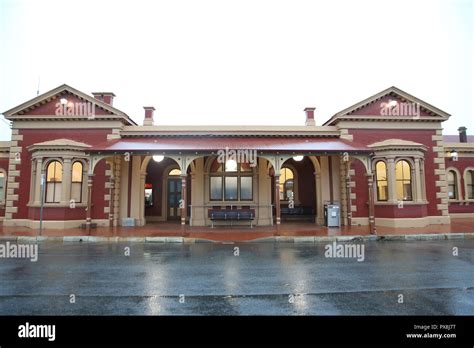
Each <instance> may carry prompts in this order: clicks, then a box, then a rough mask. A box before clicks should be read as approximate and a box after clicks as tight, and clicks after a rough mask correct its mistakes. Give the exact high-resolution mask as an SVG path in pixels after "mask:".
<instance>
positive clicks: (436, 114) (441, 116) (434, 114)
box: [323, 86, 451, 126]
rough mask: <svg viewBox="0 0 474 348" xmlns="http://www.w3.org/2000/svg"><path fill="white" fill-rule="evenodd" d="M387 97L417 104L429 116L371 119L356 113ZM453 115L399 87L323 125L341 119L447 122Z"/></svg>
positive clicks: (348, 110) (336, 116) (336, 115)
mask: <svg viewBox="0 0 474 348" xmlns="http://www.w3.org/2000/svg"><path fill="white" fill-rule="evenodd" d="M387 96H391V97H394V98H396V99H399V100H402V101H404V102H409V103H415V104H418V105H420V109H421V110H423V111H424V112H426V113H427V114H428V115H427V116H421V117H419V118H414V117H413V116H374V117H370V116H369V115H356V114H355V112H357V111H358V110H360V109H362V108H364V107H367V106H369V105H371V104H374V103H376V102H377V101H379V100H381V99H382V98H385V97H387ZM450 116H451V115H450V114H448V113H447V112H445V111H443V110H441V109H438V108H437V107H435V106H433V105H431V104H428V103H427V102H425V101H423V100H421V99H418V98H416V97H415V96H413V95H411V94H408V93H407V92H404V91H402V90H401V89H399V88H397V87H394V86H392V87H389V88H387V89H385V90H383V91H381V92H379V93H377V94H374V95H373V96H371V97H369V98H366V99H364V100H362V101H360V102H358V103H356V104H354V105H352V106H350V107H348V108H346V109H344V110H342V111H340V112H338V113H336V114H335V115H334V116H332V117H331V118H330V119H329V120H328V121H326V122H325V123H324V124H323V125H324V126H332V125H335V124H336V123H337V122H338V121H339V120H341V119H377V120H379V121H384V120H387V121H388V120H390V121H393V120H394V119H397V120H406V121H413V120H420V119H421V120H425V121H426V120H432V121H445V120H447V119H448V118H449V117H450Z"/></svg>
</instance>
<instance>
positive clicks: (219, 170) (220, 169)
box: [207, 157, 257, 203]
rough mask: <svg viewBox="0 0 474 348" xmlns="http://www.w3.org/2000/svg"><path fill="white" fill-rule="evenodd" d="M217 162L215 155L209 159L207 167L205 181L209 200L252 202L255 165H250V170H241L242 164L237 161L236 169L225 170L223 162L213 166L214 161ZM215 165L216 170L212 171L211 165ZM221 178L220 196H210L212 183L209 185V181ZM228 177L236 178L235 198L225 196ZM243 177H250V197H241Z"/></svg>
mask: <svg viewBox="0 0 474 348" xmlns="http://www.w3.org/2000/svg"><path fill="white" fill-rule="evenodd" d="M216 162H217V157H215V158H213V159H211V160H210V163H209V167H208V168H209V169H208V173H209V180H207V183H208V186H209V188H208V194H209V202H222V203H226V202H232V203H233V202H246V203H247V202H253V200H254V197H255V192H254V190H255V185H254V176H255V168H257V167H256V166H255V167H251V168H252V170H250V171H248V170H242V165H241V163H237V170H236V171H226V170H225V169H226V167H225V163H219V164H218V165H217V166H215V163H216ZM214 166H215V167H216V171H212V168H213V167H214ZM216 177H218V178H221V185H220V186H221V188H220V189H221V194H220V198H219V199H216V198H212V185H211V181H212V178H216ZM228 177H236V178H237V197H236V199H227V198H226V178H228ZM243 177H249V178H251V199H242V195H241V188H242V184H241V178H243Z"/></svg>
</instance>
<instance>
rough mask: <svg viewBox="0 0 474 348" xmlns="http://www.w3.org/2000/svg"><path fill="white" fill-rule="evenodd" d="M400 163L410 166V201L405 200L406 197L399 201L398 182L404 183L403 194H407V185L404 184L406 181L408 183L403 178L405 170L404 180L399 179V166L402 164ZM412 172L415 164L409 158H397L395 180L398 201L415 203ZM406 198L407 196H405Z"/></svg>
mask: <svg viewBox="0 0 474 348" xmlns="http://www.w3.org/2000/svg"><path fill="white" fill-rule="evenodd" d="M400 162H405V163H407V164H408V172H409V175H410V179H409V182H410V199H405V198H404V197H403V198H402V199H399V197H398V187H397V184H398V182H400V181H401V182H402V189H403V192H402V193H403V194H404V193H405V188H404V186H405V184H404V182H405V181H408V180H407V179H405V178H404V177H403V170H402V179H398V178H397V165H398V164H399V163H400ZM402 168H403V167H402ZM412 171H413V163H412V162H411V161H410V160H408V159H407V158H404V157H401V158H397V159H396V160H395V173H394V175H395V176H394V179H395V199H396V200H397V201H403V202H413V201H414V198H415V197H414V190H413V179H414V178H413V175H412ZM404 196H405V195H404Z"/></svg>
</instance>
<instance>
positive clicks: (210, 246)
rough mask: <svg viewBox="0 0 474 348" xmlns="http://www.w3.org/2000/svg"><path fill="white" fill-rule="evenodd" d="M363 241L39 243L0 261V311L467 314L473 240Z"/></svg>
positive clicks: (472, 302)
mask: <svg viewBox="0 0 474 348" xmlns="http://www.w3.org/2000/svg"><path fill="white" fill-rule="evenodd" d="M2 243H3V244H4V242H2ZM364 245H365V260H364V261H363V262H357V261H356V260H355V259H348V258H346V259H342V258H338V259H334V258H332V259H331V258H326V257H325V256H324V247H325V243H322V244H311V243H301V244H293V243H238V244H221V243H196V244H161V243H130V244H120V243H109V244H106V243H87V244H82V243H65V244H63V243H40V244H39V251H40V254H39V260H38V262H36V263H35V262H30V261H29V260H25V259H0V281H1V283H0V314H7V315H19V314H24V315H28V314H34V315H40V314H59V315H62V314H65V315H70V314H99V315H100V314H137V315H138V314H145V315H161V314H171V315H187V314H201V315H209V314H217V315H236V314H244V315H246V314H250V315H253V314H263V315H301V314H316V315H319V314H324V315H337V314H348V315H353V314H428V315H438V314H439V315H447V314H464V315H474V272H473V270H474V240H445V241H416V242H398V241H389V242H388V241H387V242H381V241H379V242H374V241H370V242H365V244H364ZM127 246H129V247H130V252H131V254H130V256H129V257H127V256H124V248H125V247H127ZM235 247H239V252H240V255H239V256H234V251H235V249H234V248H235ZM453 247H457V248H459V256H453V255H452V251H453ZM70 294H74V295H75V296H76V298H75V300H76V303H75V304H71V303H70ZM181 294H182V295H184V298H181V300H183V299H184V303H180V297H179V296H180V295H181ZM290 294H295V295H296V296H295V297H294V298H293V299H294V301H291V298H290ZM400 294H402V295H403V302H404V303H402V304H400V303H398V300H399V295H400ZM181 302H183V301H181Z"/></svg>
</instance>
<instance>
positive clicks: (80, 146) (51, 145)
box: [28, 138, 91, 151]
mask: <svg viewBox="0 0 474 348" xmlns="http://www.w3.org/2000/svg"><path fill="white" fill-rule="evenodd" d="M90 147H91V145H89V144H86V143H81V142H79V141H75V140H71V139H64V138H63V139H54V140H48V141H43V142H41V143H35V144H32V145H30V146H28V150H29V151H36V150H39V149H42V150H45V149H48V150H55V151H59V150H63V149H67V150H76V151H84V150H87V149H89V148H90Z"/></svg>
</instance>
